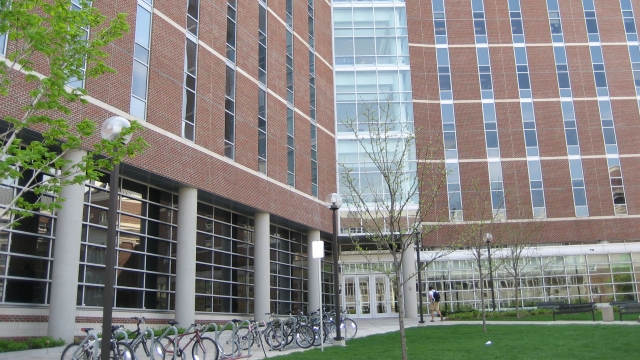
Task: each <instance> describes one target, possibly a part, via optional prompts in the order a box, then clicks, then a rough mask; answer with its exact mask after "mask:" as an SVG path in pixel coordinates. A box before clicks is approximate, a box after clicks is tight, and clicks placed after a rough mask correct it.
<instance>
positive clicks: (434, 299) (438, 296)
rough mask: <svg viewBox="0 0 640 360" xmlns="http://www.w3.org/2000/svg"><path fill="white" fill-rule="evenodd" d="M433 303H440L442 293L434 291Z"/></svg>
mask: <svg viewBox="0 0 640 360" xmlns="http://www.w3.org/2000/svg"><path fill="white" fill-rule="evenodd" d="M433 301H435V302H439V301H440V293H439V292H437V291H435V290H433Z"/></svg>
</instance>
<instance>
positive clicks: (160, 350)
mask: <svg viewBox="0 0 640 360" xmlns="http://www.w3.org/2000/svg"><path fill="white" fill-rule="evenodd" d="M133 353H134V354H136V359H138V360H145V359H151V352H150V351H149V339H140V340H138V341H137V342H135V343H134V344H133ZM172 355H173V354H172ZM164 357H165V350H164V347H163V346H162V344H161V343H160V341H158V340H156V339H154V340H153V359H154V360H164Z"/></svg>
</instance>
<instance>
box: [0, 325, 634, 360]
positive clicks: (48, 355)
mask: <svg viewBox="0 0 640 360" xmlns="http://www.w3.org/2000/svg"><path fill="white" fill-rule="evenodd" d="M354 320H355V321H356V323H357V325H358V332H357V334H356V339H357V338H361V337H365V336H369V335H374V334H382V333H388V332H393V331H398V330H399V329H400V326H399V324H398V318H377V319H354ZM430 320H431V317H430V316H429V317H426V316H425V317H424V321H425V323H424V324H422V325H421V324H418V319H405V328H410V327H416V326H452V325H481V324H482V321H446V320H445V321H440V320H439V319H437V318H436V321H435V322H433V323H432V322H430ZM487 324H488V325H549V326H553V325H560V324H580V325H629V326H640V325H638V323H637V322H630V321H625V322H620V321H616V322H607V323H604V322H602V321H488V322H487ZM325 346H333V345H330V344H325ZM347 346H348V342H347ZM64 348H65V347H64V346H62V347H56V348H50V349H38V350H25V351H16V352H9V353H0V360H9V359H11V360H13V359H16V360H19V359H30V360H59V359H60V356H61V355H62V351H63V350H64ZM312 348H316V347H312ZM304 350H305V349H300V348H298V347H297V346H296V345H295V343H294V344H291V345H289V346H287V347H286V348H285V349H284V350H282V351H278V350H274V351H269V350H268V349H267V357H275V356H280V355H285V354H289V353H292V352H298V351H304ZM251 352H252V356H251V359H264V358H265V356H264V354H263V352H262V349H260V348H258V347H256V346H253V348H252V349H251ZM165 360H171V359H169V358H168V357H167V358H166V359H165Z"/></svg>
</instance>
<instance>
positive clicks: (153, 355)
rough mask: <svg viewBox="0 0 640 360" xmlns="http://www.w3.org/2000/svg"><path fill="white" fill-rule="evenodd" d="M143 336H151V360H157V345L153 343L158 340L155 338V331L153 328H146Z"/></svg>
mask: <svg viewBox="0 0 640 360" xmlns="http://www.w3.org/2000/svg"><path fill="white" fill-rule="evenodd" d="M142 333H143V334H149V340H147V341H148V342H149V343H150V344H149V345H148V346H147V348H148V349H149V354H151V360H155V353H156V351H155V350H156V348H155V346H154V345H155V344H154V343H153V342H154V341H155V339H156V337H155V333H154V332H153V329H151V328H145V329H144V331H143V332H142Z"/></svg>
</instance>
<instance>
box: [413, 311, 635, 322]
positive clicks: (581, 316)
mask: <svg viewBox="0 0 640 360" xmlns="http://www.w3.org/2000/svg"><path fill="white" fill-rule="evenodd" d="M430 319H431V317H430V316H429V318H427V317H425V320H430ZM613 319H614V321H615V322H618V323H619V322H620V314H618V313H614V314H613ZM622 319H623V321H624V322H637V321H638V318H637V314H636V315H634V314H628V315H624V316H623V317H622ZM481 320H482V318H470V319H451V321H481ZM561 320H567V321H569V320H571V321H576V320H584V321H591V322H593V316H592V315H591V313H578V314H560V315H557V314H556V321H561ZM487 321H551V322H553V314H543V315H528V316H521V317H520V319H518V318H516V317H515V316H496V317H488V318H487ZM598 321H602V312H600V311H596V322H598Z"/></svg>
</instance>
